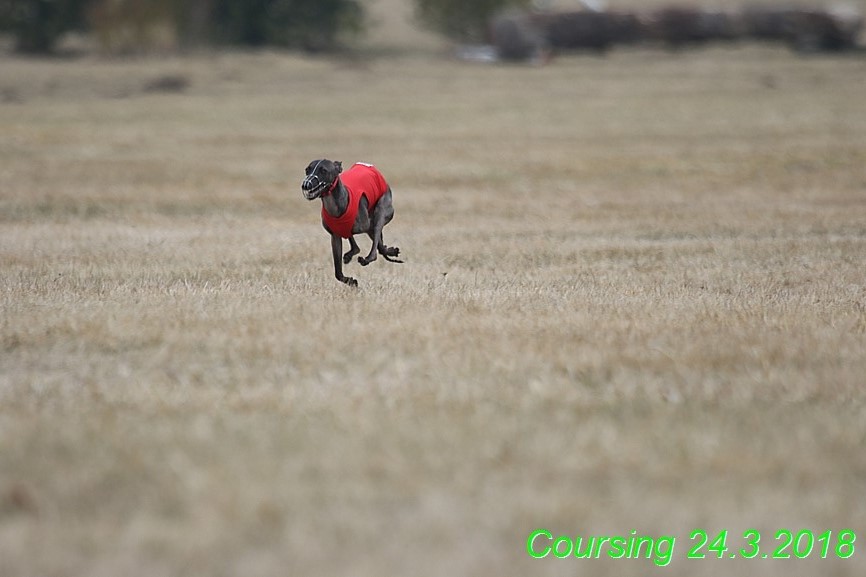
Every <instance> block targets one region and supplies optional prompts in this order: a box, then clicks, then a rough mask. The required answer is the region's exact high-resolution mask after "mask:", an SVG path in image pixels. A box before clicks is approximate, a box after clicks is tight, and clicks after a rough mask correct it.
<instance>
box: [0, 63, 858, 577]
mask: <svg viewBox="0 0 866 577" xmlns="http://www.w3.org/2000/svg"><path fill="white" fill-rule="evenodd" d="M166 77H174V78H180V79H182V80H184V81H186V82H188V87H187V88H186V90H184V91H182V92H180V93H170V92H169V93H166V92H160V91H152V90H148V89H147V88H148V87H149V86H155V85H156V84H155V83H154V81H156V80H159V79H161V78H166ZM864 77H866V59H862V58H854V57H843V58H839V57H813V58H807V59H798V58H796V57H794V56H793V55H791V54H790V53H789V52H787V51H786V50H784V49H773V48H766V47H757V46H743V47H734V48H712V49H704V50H697V51H693V52H683V53H678V54H670V53H667V52H661V51H654V50H642V51H628V50H624V51H615V52H613V53H612V54H611V55H609V56H608V57H606V58H597V57H582V56H579V57H570V58H563V59H559V60H556V61H555V62H554V63H553V64H551V65H550V66H547V67H544V68H526V67H508V66H497V67H479V66H470V65H461V64H458V63H454V62H449V61H445V60H441V59H431V58H427V57H425V56H424V55H422V54H418V53H409V54H407V55H404V56H402V57H400V56H395V55H390V56H388V57H384V58H379V59H375V60H370V61H364V60H357V61H350V60H327V59H304V58H300V57H296V56H292V55H283V54H276V53H260V54H224V55H214V56H195V57H188V58H185V59H166V60H160V61H156V60H137V61H131V62H124V61H100V60H90V59H82V60H77V61H68V62H45V61H33V60H19V59H8V58H7V59H4V60H0V100H2V103H0V134H2V138H0V339H2V341H0V345H2V348H0V575H3V576H4V577H31V576H46V577H53V576H57V577H65V576H77V575H87V576H92V577H100V576H106V577H108V576H116V575H125V576H138V575H140V576H148V577H150V576H162V575H164V576H175V575H177V576H180V575H215V576H220V575H225V576H230V575H232V576H233V575H238V576H257V575H322V576H327V575H353V576H371V577H373V576H376V577H380V576H392V575H393V576H396V575H412V576H416V577H423V576H428V575H429V576H444V575H449V576H450V575H472V576H510V575H515V576H516V575H593V576H614V575H616V576H622V575H647V574H658V575H670V576H693V575H707V576H716V575H718V576H721V575H732V574H738V575H759V574H760V575H762V576H782V575H785V576H789V575H791V576H807V575H809V576H811V575H819V574H820V575H833V576H840V577H844V576H852V577H853V576H859V575H863V574H864V573H866V500H864V498H863V497H864V495H866V450H864V447H866V377H864V375H866V169H864V167H866V106H864V96H866V93H864V88H866V86H864V82H863V79H864ZM157 84H158V83H157ZM323 155H326V156H328V157H331V158H336V159H340V160H343V161H344V162H345V163H347V164H348V163H351V162H353V161H356V160H365V161H371V162H375V163H376V164H378V165H379V167H380V168H381V169H382V170H383V172H384V173H385V174H386V176H388V178H389V179H390V181H391V183H392V186H393V188H394V191H395V206H396V210H397V215H396V218H395V220H394V222H393V223H391V224H390V225H389V226H388V227H387V228H386V230H385V232H386V235H387V241H388V243H389V244H394V245H397V246H399V247H400V248H401V249H402V251H403V254H404V255H405V258H406V260H407V262H406V264H403V265H394V264H390V263H387V262H383V261H382V259H380V260H379V262H376V263H374V264H373V265H371V266H369V267H367V268H361V267H360V266H359V265H357V263H355V264H352V265H350V266H349V267H348V271H347V272H348V274H351V275H352V276H355V277H357V278H358V280H359V282H360V285H361V286H360V289H359V290H352V289H350V288H348V287H345V286H342V285H339V284H338V283H337V282H336V281H335V280H334V279H333V278H332V272H331V264H330V254H329V244H328V239H327V236H326V234H325V233H324V231H322V229H321V227H320V225H319V217H318V210H319V207H318V205H316V204H311V203H307V202H306V201H305V200H303V199H302V196H301V193H300V189H299V183H300V178H301V175H302V170H303V167H304V166H305V165H306V163H307V162H308V161H309V160H311V159H313V158H317V157H320V156H323ZM367 242H368V241H366V240H365V239H361V240H360V244H361V248H362V250H366V249H367V248H368V246H369V245H368V244H367ZM537 528H547V529H549V530H551V531H552V532H553V533H554V534H555V535H558V534H563V533H564V534H569V535H585V536H589V535H629V533H630V531H632V530H635V531H637V532H638V533H640V534H646V535H654V536H659V535H674V536H677V538H678V541H677V544H676V549H675V553H674V555H673V559H672V561H671V563H670V564H669V565H668V566H666V567H661V568H658V567H656V566H655V565H654V564H653V562H652V561H651V560H648V559H609V558H602V559H597V560H581V559H573V558H572V559H563V560H560V559H555V558H552V557H548V558H545V559H541V560H533V559H530V558H529V557H528V556H527V554H526V552H525V542H526V538H527V536H528V535H529V533H530V532H531V531H532V530H534V529H537ZM700 528H703V529H706V530H707V531H708V532H709V533H710V534H711V535H715V533H717V532H718V531H720V530H722V529H728V530H729V531H730V532H731V537H730V539H729V546H730V548H731V552H737V550H738V549H739V548H741V547H743V546H744V545H745V543H744V541H743V539H742V533H743V532H744V531H746V530H748V529H756V530H759V531H761V532H762V534H763V541H762V545H765V546H766V549H764V551H766V552H769V553H771V552H772V549H774V548H775V547H776V546H777V545H779V544H780V542H778V541H775V540H774V539H773V535H774V534H775V532H776V531H777V530H778V529H790V530H792V531H794V532H796V531H798V530H800V529H810V530H812V531H813V532H814V534H815V535H816V536H817V535H819V534H820V533H822V532H824V531H826V530H833V531H838V530H841V529H846V528H847V529H852V530H854V531H855V532H857V534H858V536H859V540H858V541H857V542H856V545H857V547H859V549H857V550H856V553H855V554H854V555H853V557H851V558H850V559H846V560H841V559H838V558H837V557H836V556H835V555H834V554H833V552H832V551H831V553H830V555H829V556H828V558H826V559H821V558H820V557H819V555H818V553H817V546H816V552H814V553H813V554H812V555H810V556H809V558H807V559H803V560H800V559H789V560H772V559H766V560H764V559H753V560H748V561H747V560H742V559H737V560H732V559H729V558H726V559H723V560H718V559H715V558H708V559H704V560H688V559H686V553H687V551H688V549H689V548H690V547H691V546H692V545H694V544H695V542H693V541H690V540H689V539H688V537H689V533H691V531H693V530H695V529H700Z"/></svg>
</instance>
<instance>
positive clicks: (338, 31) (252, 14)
mask: <svg viewBox="0 0 866 577" xmlns="http://www.w3.org/2000/svg"><path fill="white" fill-rule="evenodd" d="M363 16H364V14H363V10H362V8H361V5H360V3H359V1H358V0H0V31H3V32H8V33H11V34H12V36H13V37H14V39H15V46H16V49H17V50H19V51H21V52H29V53H50V52H52V51H53V50H54V48H55V46H56V44H57V42H58V40H59V39H60V37H61V36H62V35H63V34H65V33H67V32H72V31H80V32H86V33H90V34H92V35H93V36H94V38H95V39H96V40H97V41H98V42H99V44H100V46H101V47H102V48H103V49H104V50H106V51H110V52H134V51H142V50H147V49H150V48H153V47H172V48H186V47H193V46H202V45H216V46H220V45H222V46H264V45H276V46H285V47H290V48H301V49H305V50H311V51H318V50H327V49H331V48H333V47H334V46H335V44H336V43H337V42H338V41H339V40H340V39H341V38H344V37H348V36H351V35H353V34H357V33H359V32H360V31H361V30H362V28H363V20H364V19H363Z"/></svg>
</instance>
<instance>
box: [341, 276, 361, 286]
mask: <svg viewBox="0 0 866 577" xmlns="http://www.w3.org/2000/svg"><path fill="white" fill-rule="evenodd" d="M343 282H344V283H346V284H347V285H349V286H358V281H356V280H355V279H353V278H352V277H350V276H347V277H345V278H344V279H343Z"/></svg>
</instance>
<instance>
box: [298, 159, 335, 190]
mask: <svg viewBox="0 0 866 577" xmlns="http://www.w3.org/2000/svg"><path fill="white" fill-rule="evenodd" d="M341 172H343V163H342V162H340V161H339V160H328V159H327V158H323V159H321V160H314V161H313V162H311V163H310V164H308V165H307V169H306V170H305V171H304V173H305V174H306V176H305V177H304V181H303V182H302V183H301V190H302V191H304V198H306V199H307V200H315V199H317V198H319V197H320V196H322V195H324V194H327V193H328V192H330V191H331V190H332V189H333V187H334V184H335V183H336V182H337V178H339V176H340V173H341Z"/></svg>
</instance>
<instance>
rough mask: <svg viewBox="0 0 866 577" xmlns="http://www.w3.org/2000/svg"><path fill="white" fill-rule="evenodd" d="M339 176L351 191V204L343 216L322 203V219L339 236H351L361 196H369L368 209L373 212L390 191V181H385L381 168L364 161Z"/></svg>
mask: <svg viewBox="0 0 866 577" xmlns="http://www.w3.org/2000/svg"><path fill="white" fill-rule="evenodd" d="M339 178H340V180H341V181H342V183H343V186H345V187H346V190H347V191H348V193H349V206H348V207H346V212H344V213H343V214H342V215H341V216H331V215H330V214H328V211H326V210H325V206H324V205H322V221H323V222H324V223H325V226H327V227H328V230H330V231H331V232H333V233H334V234H336V235H337V236H341V237H343V238H349V237H351V236H352V227H353V226H354V224H355V218H356V217H357V216H358V206H359V204H360V203H361V197H362V196H366V197H367V210H368V211H369V212H370V214H372V213H373V209H374V208H375V207H376V203H377V202H379V199H380V198H382V196H383V195H384V194H385V193H386V192H387V191H388V183H387V182H385V177H384V176H382V173H381V172H379V169H377V168H376V167H375V166H373V165H372V164H365V163H363V162H358V163H355V164H354V165H352V167H351V168H350V169H349V170H347V171H346V172H344V173H342V174H341V175H340V176H339Z"/></svg>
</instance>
